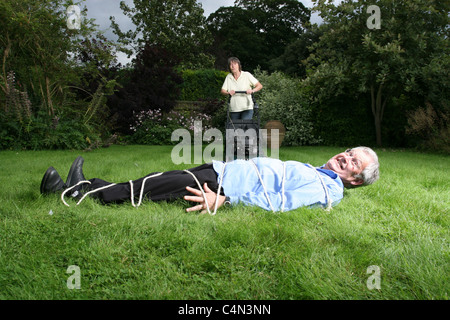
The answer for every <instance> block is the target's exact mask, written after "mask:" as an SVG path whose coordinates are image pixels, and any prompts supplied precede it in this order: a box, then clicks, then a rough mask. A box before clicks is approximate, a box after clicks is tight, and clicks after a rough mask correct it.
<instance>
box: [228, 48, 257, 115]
mask: <svg viewBox="0 0 450 320" xmlns="http://www.w3.org/2000/svg"><path fill="white" fill-rule="evenodd" d="M228 67H229V70H230V73H229V74H228V75H227V76H226V78H225V82H224V83H223V86H222V90H221V92H222V94H224V95H230V96H231V100H230V118H231V120H239V119H244V120H248V119H252V117H253V99H252V96H251V94H252V93H255V92H257V91H259V90H261V89H262V87H263V86H262V85H261V83H260V82H259V81H258V80H257V79H256V78H255V77H254V76H253V75H252V74H251V73H250V72H246V71H242V67H241V62H240V61H239V59H238V58H235V57H232V58H229V59H228ZM236 91H245V92H246V93H247V94H236Z"/></svg>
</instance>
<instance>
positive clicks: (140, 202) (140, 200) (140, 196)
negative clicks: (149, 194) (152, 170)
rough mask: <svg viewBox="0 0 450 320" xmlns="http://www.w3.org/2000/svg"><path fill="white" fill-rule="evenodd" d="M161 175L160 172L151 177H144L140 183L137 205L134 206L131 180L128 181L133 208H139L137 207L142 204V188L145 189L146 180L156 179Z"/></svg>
mask: <svg viewBox="0 0 450 320" xmlns="http://www.w3.org/2000/svg"><path fill="white" fill-rule="evenodd" d="M162 174H163V173H162V172H161V173H157V174H154V175H152V176H149V177H146V178H145V179H144V180H143V181H142V186H141V193H140V195H139V202H138V204H137V205H135V204H134V191H133V180H130V181H129V183H130V186H131V190H130V191H131V205H132V206H133V207H135V208H139V207H140V206H141V204H142V199H143V197H144V187H145V182H147V180H148V179H151V178H155V177H158V176H160V175H162Z"/></svg>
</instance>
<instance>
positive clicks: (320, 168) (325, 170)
mask: <svg viewBox="0 0 450 320" xmlns="http://www.w3.org/2000/svg"><path fill="white" fill-rule="evenodd" d="M324 166H325V165H323V166H321V167H319V168H317V170H318V171H320V172H323V173H325V174H326V175H328V176H330V178H332V179H336V178H337V177H338V175H337V173H336V172H334V171H332V170H328V169H324V168H323V167H324Z"/></svg>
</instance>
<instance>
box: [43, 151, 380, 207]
mask: <svg viewBox="0 0 450 320" xmlns="http://www.w3.org/2000/svg"><path fill="white" fill-rule="evenodd" d="M83 162H84V159H83V158H82V157H78V158H77V159H76V160H75V161H74V162H73V164H72V166H71V168H70V170H69V174H68V177H67V180H66V182H65V183H64V181H63V180H62V179H61V177H60V175H59V174H58V172H57V171H56V170H55V169H54V168H53V167H50V168H48V170H47V171H46V173H45V175H44V177H43V179H42V182H41V193H42V194H49V193H56V192H59V191H63V192H62V194H61V199H62V201H63V202H64V204H66V205H68V204H67V203H66V201H65V198H64V197H65V196H71V197H73V198H77V199H78V203H77V204H80V203H81V201H83V199H84V198H85V197H86V196H88V195H90V196H92V197H95V198H97V199H99V200H100V201H101V202H102V203H105V204H109V203H122V202H124V201H127V200H130V201H131V204H132V205H133V206H135V207H137V206H139V205H141V203H142V201H143V200H144V199H147V200H151V201H170V200H175V199H185V200H187V201H191V202H194V203H196V204H195V205H194V206H192V207H190V208H188V209H186V211H187V212H191V211H200V210H201V211H202V213H204V212H209V213H213V214H215V213H216V212H217V209H218V208H219V207H221V206H222V205H233V204H237V203H243V204H245V205H255V206H259V207H261V208H263V209H266V210H271V211H274V212H275V211H288V210H293V209H296V208H298V207H302V206H317V205H321V206H324V207H326V208H327V209H328V210H329V209H330V208H331V206H332V205H336V204H338V203H339V201H340V200H341V199H342V197H343V195H344V187H347V188H353V187H358V186H364V185H369V184H372V183H374V182H375V181H376V180H377V179H378V177H379V163H378V157H377V155H376V153H375V152H374V151H373V150H372V149H370V148H367V147H357V148H353V149H348V150H346V151H345V152H342V153H339V154H337V155H335V156H334V157H332V158H331V159H330V160H328V162H327V163H326V164H325V165H323V166H321V167H317V168H315V167H313V166H311V165H309V164H305V163H301V162H297V161H284V162H283V161H281V160H278V159H272V158H254V159H251V160H234V161H231V162H221V161H213V162H212V163H210V164H204V165H201V166H199V167H195V168H193V169H189V170H175V171H167V172H162V173H151V174H149V175H147V176H145V177H143V178H140V179H138V180H134V181H129V182H124V183H118V184H115V183H110V182H106V181H104V180H101V179H97V178H95V179H90V180H86V179H85V177H84V174H83V168H82V166H83ZM202 186H203V188H202ZM136 201H138V203H137V204H136Z"/></svg>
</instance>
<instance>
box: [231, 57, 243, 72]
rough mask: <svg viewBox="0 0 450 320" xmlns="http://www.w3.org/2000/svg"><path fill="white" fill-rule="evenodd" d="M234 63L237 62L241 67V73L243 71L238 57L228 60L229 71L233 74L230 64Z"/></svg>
mask: <svg viewBox="0 0 450 320" xmlns="http://www.w3.org/2000/svg"><path fill="white" fill-rule="evenodd" d="M232 62H236V63H237V64H238V65H239V71H242V66H241V62H240V61H239V59H238V58H236V57H231V58H229V59H228V70H230V72H231V69H230V64H231V63H232Z"/></svg>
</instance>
